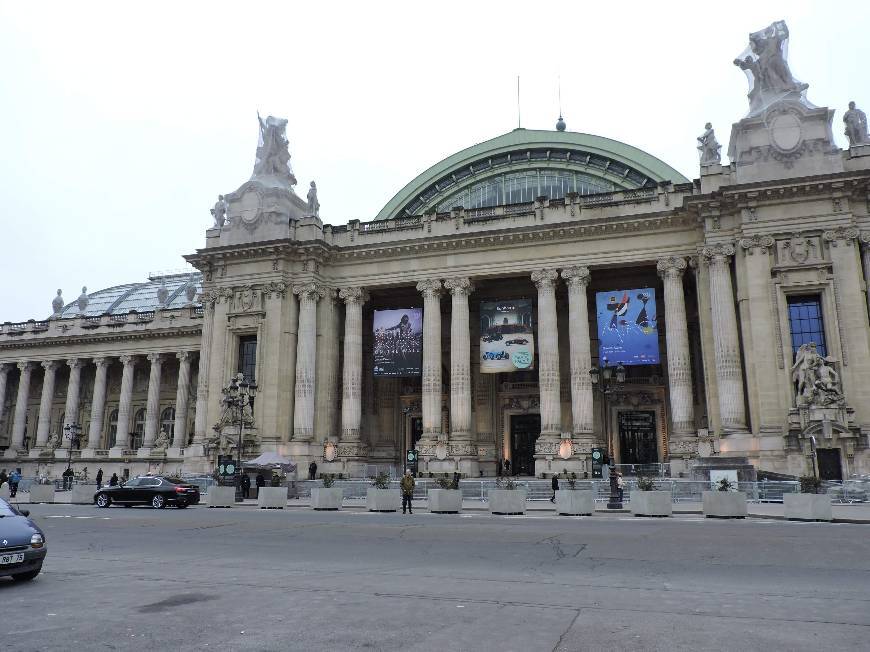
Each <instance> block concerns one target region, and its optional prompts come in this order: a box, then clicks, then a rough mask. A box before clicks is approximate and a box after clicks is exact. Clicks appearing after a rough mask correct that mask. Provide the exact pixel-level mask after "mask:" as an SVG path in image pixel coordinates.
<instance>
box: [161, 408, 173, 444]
mask: <svg viewBox="0 0 870 652" xmlns="http://www.w3.org/2000/svg"><path fill="white" fill-rule="evenodd" d="M160 431H161V432H165V433H166V434H167V435H169V439H170V440H171V439H172V438H173V437H174V436H175V408H174V407H168V408H166V409H165V410H163V412H161V413H160Z"/></svg>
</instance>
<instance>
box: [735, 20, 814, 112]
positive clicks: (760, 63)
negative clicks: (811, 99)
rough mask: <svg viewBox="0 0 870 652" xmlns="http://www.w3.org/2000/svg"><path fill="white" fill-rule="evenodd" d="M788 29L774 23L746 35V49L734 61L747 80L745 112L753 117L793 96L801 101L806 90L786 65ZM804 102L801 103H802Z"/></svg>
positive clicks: (805, 85) (784, 25) (779, 21)
mask: <svg viewBox="0 0 870 652" xmlns="http://www.w3.org/2000/svg"><path fill="white" fill-rule="evenodd" d="M787 43H788V27H787V26H786V24H785V21H784V20H778V21H776V22H774V23H771V24H770V25H768V26H767V27H765V28H764V29H762V30H759V31H757V32H753V33H752V34H750V35H749V48H748V49H747V50H745V51H744V52H743V54H742V55H741V56H740V57H738V58H737V59H734V65H735V66H737V67H739V68H741V69H742V70H743V71H744V72H746V75H747V77H748V78H749V83H750V86H751V87H750V89H749V110H750V112H751V113H756V112H758V111H761V110H762V109H764V108H766V107H768V106H770V105H771V104H773V103H774V102H775V101H777V100H780V99H785V98H787V97H788V96H790V95H791V96H794V98H793V99H800V100H802V99H803V98H802V93H803V92H804V91H805V90H806V89H807V88H808V87H809V84H803V83H801V82H799V81H798V80H796V79H795V78H794V76H792V74H791V70H790V69H789V67H788V62H787V61H786V57H787V51H786V46H787ZM804 101H805V100H804Z"/></svg>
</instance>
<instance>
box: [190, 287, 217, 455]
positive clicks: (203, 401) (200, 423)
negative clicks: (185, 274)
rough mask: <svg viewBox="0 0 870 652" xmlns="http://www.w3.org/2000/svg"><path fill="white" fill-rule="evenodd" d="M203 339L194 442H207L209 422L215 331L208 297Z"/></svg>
mask: <svg viewBox="0 0 870 652" xmlns="http://www.w3.org/2000/svg"><path fill="white" fill-rule="evenodd" d="M202 307H203V315H202V340H201V342H200V347H199V370H198V372H197V383H196V415H195V416H194V420H193V443H195V444H202V443H204V442H205V431H206V423H208V373H209V362H210V360H211V341H212V333H213V332H214V302H213V301H211V300H210V299H209V298H208V297H203V301H202Z"/></svg>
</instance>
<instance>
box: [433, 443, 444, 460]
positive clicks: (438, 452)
mask: <svg viewBox="0 0 870 652" xmlns="http://www.w3.org/2000/svg"><path fill="white" fill-rule="evenodd" d="M435 457H436V458H438V459H439V460H446V459H447V445H446V444H438V445H437V446H436V447H435Z"/></svg>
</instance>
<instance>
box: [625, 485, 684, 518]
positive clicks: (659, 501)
mask: <svg viewBox="0 0 870 652" xmlns="http://www.w3.org/2000/svg"><path fill="white" fill-rule="evenodd" d="M630 504H631V513H632V514H634V515H635V516H670V515H671V514H672V513H673V511H674V505H673V502H672V501H671V492H670V491H632V492H631V503H630Z"/></svg>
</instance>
